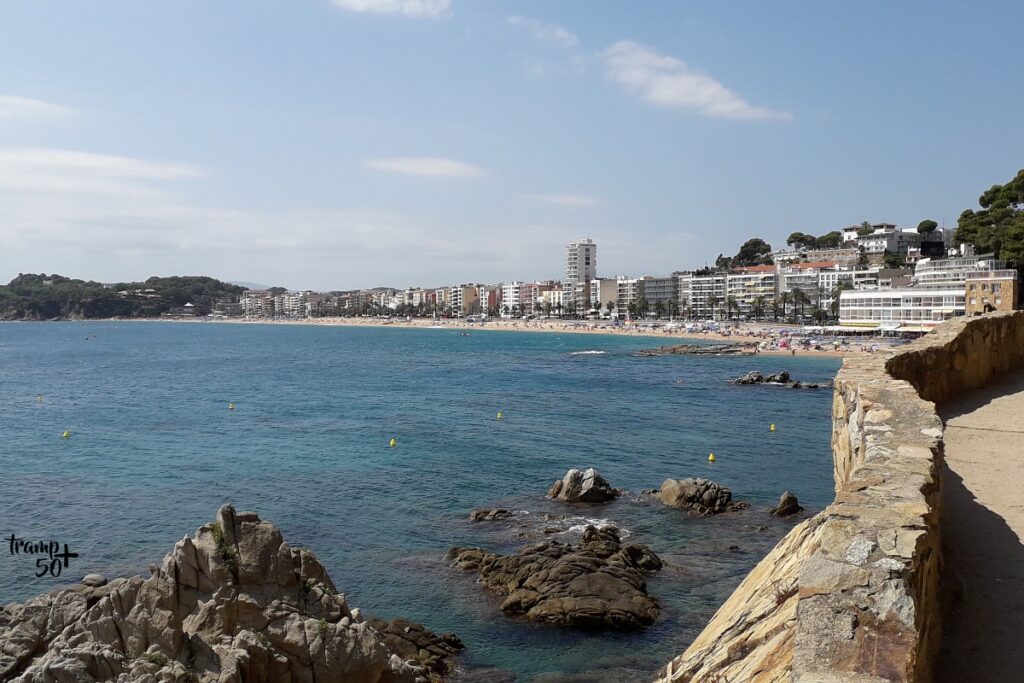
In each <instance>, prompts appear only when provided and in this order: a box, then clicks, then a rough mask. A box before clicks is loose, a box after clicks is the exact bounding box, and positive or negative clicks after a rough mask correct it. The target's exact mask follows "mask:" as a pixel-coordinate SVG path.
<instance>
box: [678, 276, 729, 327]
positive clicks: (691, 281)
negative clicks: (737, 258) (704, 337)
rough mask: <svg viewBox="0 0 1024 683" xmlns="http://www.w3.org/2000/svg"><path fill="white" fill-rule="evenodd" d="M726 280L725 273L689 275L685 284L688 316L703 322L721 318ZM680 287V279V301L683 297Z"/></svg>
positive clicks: (726, 289)
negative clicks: (687, 286)
mask: <svg viewBox="0 0 1024 683" xmlns="http://www.w3.org/2000/svg"><path fill="white" fill-rule="evenodd" d="M728 280H729V276H728V275H726V274H725V273H711V274H710V275H691V276H690V277H689V278H688V283H687V284H688V285H689V294H688V296H687V308H689V310H690V315H691V316H692V317H694V318H697V319H703V320H709V319H713V318H721V317H722V316H723V314H724V312H725V297H726V296H727V295H728V294H727V291H728ZM682 285H683V280H682V279H680V300H681V299H682V296H683V294H682V292H683V289H682Z"/></svg>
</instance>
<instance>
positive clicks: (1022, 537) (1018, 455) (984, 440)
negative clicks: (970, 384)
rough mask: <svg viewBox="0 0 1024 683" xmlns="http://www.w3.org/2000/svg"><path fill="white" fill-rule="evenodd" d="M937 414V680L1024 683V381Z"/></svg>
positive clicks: (1004, 385)
mask: <svg viewBox="0 0 1024 683" xmlns="http://www.w3.org/2000/svg"><path fill="white" fill-rule="evenodd" d="M939 412H940V414H942V417H943V419H944V420H945V421H946V432H945V447H946V466H947V471H946V472H944V479H943V510H942V514H943V521H942V545H943V555H944V563H945V566H944V573H943V588H944V591H945V594H946V599H947V605H948V612H947V614H946V616H945V620H944V623H943V644H942V652H941V654H940V656H939V662H938V666H937V667H936V674H937V675H936V680H938V681H939V682H940V683H946V682H949V683H953V682H954V681H956V682H961V681H972V682H975V683H986V682H988V681H1024V373H1022V374H1018V375H1015V376H1013V377H1011V378H1008V379H1006V380H1004V381H1003V382H1001V383H1000V384H997V385H993V386H991V387H986V388H984V389H981V390H979V391H976V392H972V393H970V394H966V395H964V396H963V397H962V398H960V399H958V400H956V401H953V402H950V403H947V404H946V405H944V406H941V407H940V409H939Z"/></svg>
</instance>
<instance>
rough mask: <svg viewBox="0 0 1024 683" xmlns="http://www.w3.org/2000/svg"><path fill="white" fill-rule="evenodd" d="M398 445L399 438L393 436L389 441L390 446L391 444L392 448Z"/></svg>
mask: <svg viewBox="0 0 1024 683" xmlns="http://www.w3.org/2000/svg"><path fill="white" fill-rule="evenodd" d="M397 445H398V439H396V438H395V437H391V441H389V442H388V446H390V447H391V448H394V447H395V446H397Z"/></svg>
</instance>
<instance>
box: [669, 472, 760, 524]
mask: <svg viewBox="0 0 1024 683" xmlns="http://www.w3.org/2000/svg"><path fill="white" fill-rule="evenodd" d="M657 497H658V500H660V501H661V502H662V503H664V504H665V505H668V506H669V507H674V508H680V509H683V510H690V511H691V512H695V513H697V514H699V515H717V514H719V513H722V512H735V511H736V510H743V509H745V508H747V507H749V505H748V504H747V503H744V502H733V500H732V491H730V490H729V489H727V488H725V487H724V486H719V485H718V484H716V483H715V482H713V481H711V480H710V479H703V478H698V479H693V478H689V479H666V480H665V481H664V483H662V485H661V489H659V491H658V493H657Z"/></svg>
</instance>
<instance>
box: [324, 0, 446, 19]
mask: <svg viewBox="0 0 1024 683" xmlns="http://www.w3.org/2000/svg"><path fill="white" fill-rule="evenodd" d="M334 4H335V5H337V6H338V7H340V8H342V9H347V10H349V11H350V12H371V13H374V14H401V15H403V16H406V17H437V16H441V15H442V14H447V13H448V9H449V7H451V4H452V3H451V0H334Z"/></svg>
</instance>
